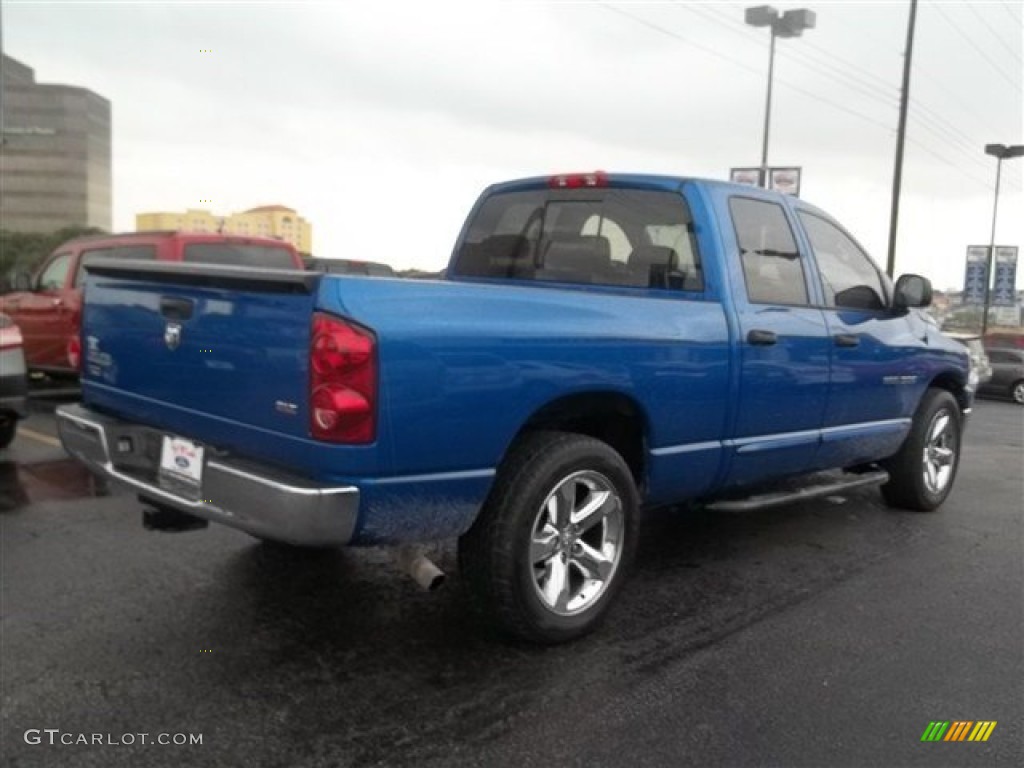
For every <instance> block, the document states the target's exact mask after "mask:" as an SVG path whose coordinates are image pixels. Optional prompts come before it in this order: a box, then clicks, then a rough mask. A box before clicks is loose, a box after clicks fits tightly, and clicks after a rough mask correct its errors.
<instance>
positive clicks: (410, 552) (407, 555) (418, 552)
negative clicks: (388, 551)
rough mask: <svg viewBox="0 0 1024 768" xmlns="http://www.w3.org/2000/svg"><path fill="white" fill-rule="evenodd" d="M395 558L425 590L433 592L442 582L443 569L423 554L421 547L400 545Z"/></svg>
mask: <svg viewBox="0 0 1024 768" xmlns="http://www.w3.org/2000/svg"><path fill="white" fill-rule="evenodd" d="M396 559H397V561H398V565H399V567H400V568H401V569H402V570H403V571H405V572H406V573H408V574H409V575H410V576H412V579H413V581H415V582H416V583H417V584H419V585H420V587H421V588H422V589H424V590H425V591H427V592H433V591H434V590H435V589H437V588H438V587H440V586H441V585H442V584H444V571H442V570H441V569H440V568H438V567H437V566H436V565H435V564H434V561H433V560H431V559H430V558H429V557H427V556H426V555H425V554H424V552H423V548H422V547H412V546H405V547H400V548H399V549H398V553H397V555H396Z"/></svg>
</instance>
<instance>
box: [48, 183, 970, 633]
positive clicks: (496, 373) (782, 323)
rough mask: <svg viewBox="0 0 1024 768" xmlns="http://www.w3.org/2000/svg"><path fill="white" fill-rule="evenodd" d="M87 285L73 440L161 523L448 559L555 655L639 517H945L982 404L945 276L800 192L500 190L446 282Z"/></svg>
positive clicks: (607, 596)
mask: <svg viewBox="0 0 1024 768" xmlns="http://www.w3.org/2000/svg"><path fill="white" fill-rule="evenodd" d="M406 239H408V238H406ZM87 269H88V278H87V282H86V298H85V308H84V315H83V330H82V351H83V362H82V368H83V370H82V403H81V404H76V405H69V406H64V407H62V408H60V409H59V410H58V423H59V429H60V435H61V439H62V441H63V444H64V446H65V447H66V449H67V450H68V451H69V452H70V453H71V454H72V455H74V456H76V457H77V458H78V459H80V460H81V461H82V462H84V463H85V464H86V465H88V466H89V467H91V468H92V469H93V470H94V471H95V472H98V473H101V474H103V475H106V476H107V477H109V478H112V479H115V480H119V481H121V482H123V483H126V484H127V485H129V486H131V487H132V488H134V489H135V490H136V491H137V492H138V494H139V497H140V499H141V500H142V501H143V502H144V503H145V505H146V508H147V511H146V514H147V515H148V517H147V518H146V520H148V522H149V524H150V526H151V527H156V528H188V527H191V524H193V523H194V524H196V525H197V526H201V525H205V524H206V522H207V521H215V522H218V523H222V524H224V525H228V526H232V527H234V528H238V529H241V530H243V531H246V532H248V533H250V534H252V535H254V536H256V537H258V538H262V539H266V540H273V541H279V542H288V543H291V544H293V545H298V546H310V547H322V546H343V545H381V544H386V545H405V544H408V543H410V542H430V541H435V540H441V539H450V538H452V537H458V541H459V568H460V572H461V575H462V578H463V579H464V581H465V582H466V584H467V593H468V594H469V595H471V598H472V602H473V603H474V605H475V606H476V607H477V608H479V610H480V611H481V612H483V613H484V614H485V616H486V617H488V618H489V619H491V620H492V621H493V622H495V623H496V624H497V625H498V626H500V627H501V628H503V629H504V630H506V631H508V632H511V633H513V634H516V635H519V636H522V637H525V638H528V639H531V640H534V641H538V642H560V641H565V640H568V639H571V638H573V637H577V636H579V635H580V634H582V633H584V632H586V631H588V630H590V629H591V628H592V627H593V626H594V625H595V623H596V622H597V621H599V620H600V619H601V618H602V617H603V615H604V614H605V613H606V611H607V609H608V607H609V605H610V603H611V602H612V600H613V598H614V596H615V593H616V592H617V591H618V589H619V587H620V585H621V583H622V581H623V578H624V576H625V572H626V570H627V566H628V564H629V561H630V558H631V555H632V552H633V549H634V545H635V543H636V538H637V535H636V530H637V529H636V526H637V522H638V514H639V512H640V510H642V509H643V508H647V507H654V506H662V505H679V504H681V503H682V502H688V501H694V502H699V503H703V504H708V505H717V506H720V507H728V506H730V505H732V506H733V507H739V508H748V507H756V506H764V505H767V504H772V503H779V502H781V501H788V500H791V499H795V498H809V497H812V496H815V495H821V494H825V493H834V492H836V491H837V490H841V489H845V488H850V487H853V486H856V485H863V484H868V483H877V484H880V485H881V491H882V493H883V495H884V497H885V499H886V501H887V502H889V503H890V504H892V505H895V506H900V507H904V508H910V509H916V510H931V509H934V508H935V507H937V506H938V505H940V504H941V503H942V502H943V500H944V499H945V498H946V496H947V495H948V494H949V492H950V490H951V488H952V485H953V481H954V477H955V475H956V471H957V465H958V461H959V457H960V444H961V431H962V429H963V424H964V420H965V415H966V414H967V413H968V412H969V411H970V408H971V403H972V399H973V395H974V386H975V381H974V379H973V378H972V371H971V368H970V365H969V361H968V356H967V352H966V350H965V349H964V348H963V347H962V346H960V345H959V344H957V343H955V342H953V341H951V340H949V339H947V338H946V337H944V336H943V335H942V334H941V333H940V332H939V331H938V330H937V328H936V327H935V326H934V325H933V324H931V323H930V322H928V321H927V320H926V318H925V317H924V316H923V313H921V312H919V311H918V310H917V309H916V308H918V307H922V306H925V305H927V304H928V303H929V302H930V294H931V287H930V285H929V284H928V281H927V280H925V279H924V278H922V277H919V276H916V275H905V276H903V277H902V278H900V280H899V281H898V282H897V283H896V284H895V285H893V284H892V283H891V281H890V280H889V279H888V278H887V277H886V275H885V274H884V273H882V272H881V271H880V270H879V269H878V268H877V266H876V265H875V264H874V263H873V262H872V261H871V259H870V258H869V257H868V256H867V255H866V253H865V252H864V250H863V249H862V248H861V247H860V246H859V245H858V244H857V243H856V241H855V240H854V239H853V238H852V237H851V236H850V235H849V234H848V233H847V232H846V231H845V230H844V229H843V228H842V227H841V226H840V225H839V224H837V223H836V222H835V221H834V220H833V219H832V218H830V217H829V216H828V215H826V214H825V213H823V212H822V211H820V210H818V209H817V208H815V207H813V206H811V205H808V204H807V203H805V202H803V201H802V200H798V199H795V198H791V197H785V196H782V195H778V194H775V193H772V192H768V191H765V190H761V189H755V188H752V187H747V186H737V185H733V184H727V183H722V182H717V181H707V180H700V179H690V178H669V177H659V176H646V175H606V174H604V173H589V174H569V175H561V176H554V177H551V178H532V179H525V180H520V181H512V182H508V183H503V184H499V185H496V186H493V187H490V188H489V189H487V190H486V191H485V192H484V193H483V195H482V196H481V198H480V200H479V201H478V202H477V204H476V205H475V207H474V208H473V210H472V212H471V214H470V216H469V218H468V220H467V223H466V225H465V227H464V229H463V231H462V233H461V235H460V236H459V239H458V241H457V243H456V246H455V249H454V253H453V255H452V258H451V262H450V264H449V267H448V269H447V271H446V273H445V278H444V279H443V280H436V281H405V280H399V279H381V278H360V277H353V276H333V275H321V274H318V273H315V272H299V271H285V270H260V269H252V268H240V267H229V266H216V265H209V266H206V265H199V264H170V263H166V264H165V263H161V262H153V261H148V262H147V261H137V260H124V261H118V260H112V259H108V260H97V261H95V262H93V263H91V264H90V265H89V266H88V267H87Z"/></svg>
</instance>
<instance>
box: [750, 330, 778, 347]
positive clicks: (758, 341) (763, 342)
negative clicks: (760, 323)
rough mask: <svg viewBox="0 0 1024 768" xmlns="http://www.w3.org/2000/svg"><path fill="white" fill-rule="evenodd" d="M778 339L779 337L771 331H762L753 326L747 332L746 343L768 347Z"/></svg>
mask: <svg viewBox="0 0 1024 768" xmlns="http://www.w3.org/2000/svg"><path fill="white" fill-rule="evenodd" d="M778 340H779V337H778V336H776V335H775V333H774V332H773V331H763V330H761V329H759V328H755V329H754V330H752V331H751V332H750V333H748V334H747V343H748V344H753V345H755V346H759V347H770V346H771V345H772V344H774V343H775V342H777V341H778Z"/></svg>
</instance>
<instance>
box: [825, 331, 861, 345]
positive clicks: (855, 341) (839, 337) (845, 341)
mask: <svg viewBox="0 0 1024 768" xmlns="http://www.w3.org/2000/svg"><path fill="white" fill-rule="evenodd" d="M832 338H833V339H835V342H836V346H837V347H858V346H860V336H858V335H857V334H855V333H839V334H836V335H835V336H833V337H832Z"/></svg>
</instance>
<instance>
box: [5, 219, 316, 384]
mask: <svg viewBox="0 0 1024 768" xmlns="http://www.w3.org/2000/svg"><path fill="white" fill-rule="evenodd" d="M97 258H125V259H145V260H152V261H157V260H159V261H188V262H203V263H206V264H231V265H234V266H247V267H273V268H277V269H303V262H302V257H301V256H300V255H299V253H298V251H296V250H295V248H293V247H292V246H291V245H290V244H289V243H285V242H282V241H280V240H270V239H266V238H253V237H236V236H233V235H219V234H207V233H202V232H132V233H128V234H124V235H93V236H89V237H80V238H76V239H74V240H69V241H68V242H66V243H64V244H63V245H61V246H60V247H59V248H57V250H55V251H54V252H53V253H52V254H51V255H50V256H49V258H47V259H45V260H44V261H43V262H42V263H41V264H40V265H39V267H38V268H37V269H36V270H35V271H34V272H33V273H32V274H31V275H19V276H17V277H16V282H15V286H14V288H15V290H14V292H13V293H8V294H6V295H5V296H0V312H2V313H4V314H6V315H9V316H10V317H11V319H12V320H14V322H15V323H17V325H18V327H19V328H21V334H22V336H23V337H24V340H25V359H26V362H27V364H28V367H29V368H30V369H32V370H36V371H43V372H46V373H53V374H74V375H77V374H78V363H79V356H80V352H81V349H80V341H79V326H80V322H81V308H82V288H81V286H82V280H83V278H84V269H83V268H84V266H85V265H86V264H88V263H89V262H90V261H91V260H93V259H97Z"/></svg>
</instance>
